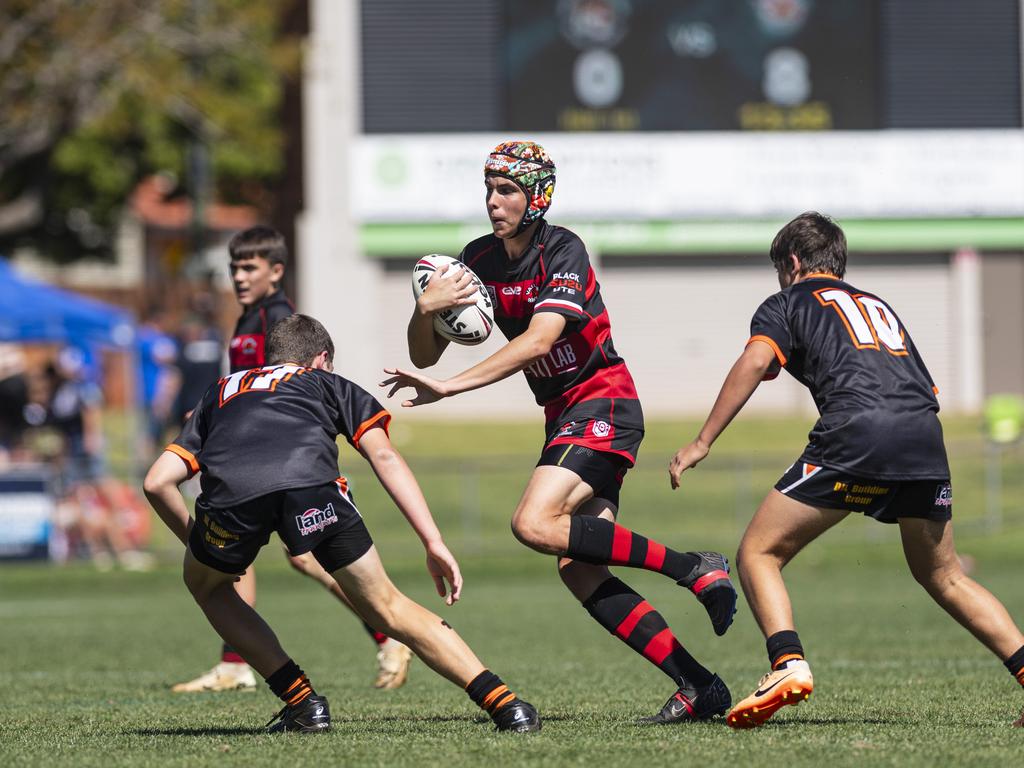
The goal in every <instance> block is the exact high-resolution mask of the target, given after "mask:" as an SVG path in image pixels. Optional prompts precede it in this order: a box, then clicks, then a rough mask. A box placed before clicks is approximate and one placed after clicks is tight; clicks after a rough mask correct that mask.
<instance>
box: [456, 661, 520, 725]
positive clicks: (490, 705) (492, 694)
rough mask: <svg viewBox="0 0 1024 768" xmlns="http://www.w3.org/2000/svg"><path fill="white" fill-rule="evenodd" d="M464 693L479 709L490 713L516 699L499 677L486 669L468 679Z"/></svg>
mask: <svg viewBox="0 0 1024 768" xmlns="http://www.w3.org/2000/svg"><path fill="white" fill-rule="evenodd" d="M466 693H468V694H469V698H471V699H472V700H473V702H474V703H475V704H476V705H477V706H478V707H480V709H482V710H484V711H485V712H487V713H488V714H490V715H493V714H494V713H495V712H497V711H498V710H499V709H501V708H502V707H504V706H506V705H507V704H510V703H511V702H513V701H515V699H516V695H515V694H514V693H512V691H510V690H509V687H508V686H507V685H505V683H503V682H502V681H501V678H500V677H498V676H497V675H496V674H494V673H493V672H491V671H490V670H487V669H485V670H484V671H483V672H481V673H480V674H479V675H477V676H476V677H474V678H473V679H472V680H471V681H470V683H469V685H467V686H466Z"/></svg>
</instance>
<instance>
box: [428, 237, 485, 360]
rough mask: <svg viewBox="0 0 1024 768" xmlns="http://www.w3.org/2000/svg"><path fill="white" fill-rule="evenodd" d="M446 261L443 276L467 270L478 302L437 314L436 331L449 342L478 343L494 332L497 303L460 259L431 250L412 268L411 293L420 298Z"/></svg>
mask: <svg viewBox="0 0 1024 768" xmlns="http://www.w3.org/2000/svg"><path fill="white" fill-rule="evenodd" d="M445 264H447V265H448V271H447V272H445V273H444V274H442V275H440V276H439V277H440V279H443V280H447V279H448V278H450V277H454V276H459V275H461V274H462V270H466V272H468V273H469V276H470V277H471V278H472V280H473V285H475V286H476V295H475V298H476V303H475V304H465V305H463V306H461V307H452V308H451V309H446V310H444V311H443V312H438V313H437V314H436V315H434V330H435V331H437V332H438V333H439V334H441V335H442V336H443V337H444V338H446V339H448V340H449V341H454V342H456V343H457V344H466V345H472V344H479V343H481V342H482V341H484V340H486V339H487V337H488V336H490V335H491V329H492V328H493V327H494V304H493V303H492V302H491V294H490V293H489V292H488V291H487V288H486V286H484V284H483V283H482V282H481V281H480V278H479V277H477V276H476V274H475V273H474V272H473V270H471V269H470V268H469V267H467V266H466V265H465V264H463V263H462V262H461V261H459V260H458V259H453V258H452V257H451V256H444V255H443V254H440V253H430V254H427V255H426V256H424V257H423V258H421V259H420V260H419V261H417V262H416V266H414V267H413V268H412V293H413V296H415V297H416V298H417V299H418V298H419V297H420V296H421V295H422V294H423V291H424V290H426V287H427V282H428V281H429V280H430V278H431V277H433V276H434V273H435V272H437V270H439V269H440V268H441V267H443V266H444V265H445Z"/></svg>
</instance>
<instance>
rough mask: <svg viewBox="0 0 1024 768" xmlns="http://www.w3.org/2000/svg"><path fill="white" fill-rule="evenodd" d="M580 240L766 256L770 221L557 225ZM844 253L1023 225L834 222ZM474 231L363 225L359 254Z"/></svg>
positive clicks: (459, 243) (965, 238)
mask: <svg viewBox="0 0 1024 768" xmlns="http://www.w3.org/2000/svg"><path fill="white" fill-rule="evenodd" d="M556 223H559V224H564V226H567V227H569V228H570V229H572V230H573V231H574V232H576V233H577V234H579V235H580V237H582V238H583V240H584V241H585V242H586V243H587V246H588V247H589V248H590V249H591V250H593V251H595V252H596V253H599V254H604V255H614V256H630V255H651V254H681V253H682V254H686V253H689V254H717V253H721V254H726V253H730V254H732V253H736V254H742V253H767V252H768V248H769V246H770V245H771V241H772V238H773V237H775V233H776V232H778V230H779V229H780V228H781V227H782V226H783V225H784V224H785V223H786V222H785V221H784V220H782V219H779V220H777V221H763V220H762V221H750V220H746V221H638V222H619V223H580V222H576V223H574V222H556ZM840 224H842V226H843V229H844V230H845V231H846V237H847V240H848V241H849V244H850V250H851V251H862V252H880V251H881V252H884V251H897V252H902V251H911V252H913V251H919V252H928V251H931V252H934V251H953V250H957V249H959V248H976V249H978V250H1013V249H1021V248H1024V218H1002V219H847V220H842V221H840ZM487 231H488V229H487V225H486V224H481V225H476V224H447V223H445V224H436V223H434V224H365V225H363V226H362V227H361V229H360V245H361V246H362V251H363V253H365V254H367V255H368V256H371V257H378V258H394V257H409V258H412V257H415V256H420V255H422V254H424V253H446V254H449V255H452V256H454V255H457V254H458V253H459V251H461V250H462V248H463V246H464V245H465V244H466V243H468V242H470V241H471V240H474V239H476V238H477V237H480V236H481V235H485V234H487Z"/></svg>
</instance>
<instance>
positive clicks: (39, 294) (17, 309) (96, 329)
mask: <svg viewBox="0 0 1024 768" xmlns="http://www.w3.org/2000/svg"><path fill="white" fill-rule="evenodd" d="M0 341H12V342H18V341H21V342H26V341H52V342H63V343H66V344H71V345H75V346H83V347H86V346H93V345H104V346H114V347H130V346H132V345H133V344H134V343H135V324H134V322H133V320H132V317H131V315H130V314H129V313H128V312H126V311H124V310H123V309H119V308H117V307H113V306H111V305H109V304H104V303H103V302H102V301H96V300H95V299H89V298H86V297H84V296H79V295H78V294H75V293H72V292H70V291H65V290H63V289H61V288H57V287H55V286H52V285H48V284H46V283H41V282H39V281H37V280H33V279H32V278H29V277H26V276H25V275H22V274H21V273H19V272H18V271H17V270H16V269H14V268H13V267H12V266H11V265H10V264H9V263H8V262H7V261H6V260H5V259H3V258H0Z"/></svg>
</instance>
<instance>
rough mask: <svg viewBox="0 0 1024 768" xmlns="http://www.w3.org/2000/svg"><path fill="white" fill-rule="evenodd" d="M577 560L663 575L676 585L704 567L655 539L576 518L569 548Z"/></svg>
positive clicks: (593, 519)
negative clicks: (697, 569) (621, 566)
mask: <svg viewBox="0 0 1024 768" xmlns="http://www.w3.org/2000/svg"><path fill="white" fill-rule="evenodd" d="M565 554H566V555H567V556H568V557H571V558H572V559H574V560H582V561H583V562H585V563H594V564H596V565H624V566H627V567H630V568H643V569H644V570H647V571H654V572H655V573H662V574H664V575H666V576H669V577H670V578H672V579H675V580H676V581H679V580H680V579H684V578H686V577H687V576H688V575H689V574H690V572H691V571H692V570H693V569H694V568H695V567H696V566H697V565H698V564H699V563H700V558H698V557H697V556H696V555H692V554H690V553H688V552H676V551H675V550H674V549H670V548H669V547H666V546H665V545H664V544H661V543H659V542H657V541H654V540H653V539H648V538H647V537H645V536H641V535H640V534H639V533H634V532H633V531H631V530H629V529H628V528H625V527H623V526H621V525H619V524H618V523H613V522H611V521H610V520H604V519H602V518H599V517H579V516H576V517H573V518H572V519H571V520H570V521H569V547H568V549H567V550H566V553H565Z"/></svg>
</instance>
